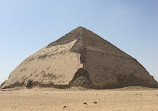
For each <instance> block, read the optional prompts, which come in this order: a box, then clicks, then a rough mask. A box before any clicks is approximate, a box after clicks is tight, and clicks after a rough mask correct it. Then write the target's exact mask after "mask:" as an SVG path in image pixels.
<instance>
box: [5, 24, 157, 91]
mask: <svg viewBox="0 0 158 111" xmlns="http://www.w3.org/2000/svg"><path fill="white" fill-rule="evenodd" d="M17 86H20V87H21V86H26V87H33V86H41V87H55V88H69V87H72V86H76V87H78V86H82V87H87V88H96V89H105V88H120V87H126V86H145V87H158V83H157V81H155V80H154V78H153V77H152V76H151V75H150V74H149V73H148V72H147V71H146V69H145V68H144V67H143V66H142V65H141V64H140V63H138V62H137V60H135V59H134V58H132V57H131V56H129V55H128V54H126V53H125V52H123V51H121V50H120V49H118V48H117V47H115V46H114V45H112V44H111V43H109V42H108V41H106V40H104V39H103V38H101V37H99V36H98V35H96V34H94V33H93V32H91V31H89V30H87V29H85V28H83V27H78V28H76V29H74V30H72V31H71V32H70V33H68V34H66V35H65V36H63V37H61V38H60V39H58V40H57V41H55V42H52V43H50V44H49V45H47V46H46V47H44V48H42V49H41V50H39V51H38V52H36V53H35V54H33V55H31V56H30V57H28V58H27V59H25V60H24V61H23V62H22V63H21V64H20V65H19V66H18V67H17V68H16V69H15V70H13V72H11V74H10V77H9V78H8V80H7V81H6V82H4V83H3V85H2V88H13V87H17Z"/></svg>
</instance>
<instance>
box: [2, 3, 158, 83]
mask: <svg viewBox="0 0 158 111" xmlns="http://www.w3.org/2000/svg"><path fill="white" fill-rule="evenodd" d="M78 26H83V27H86V28H88V29H89V30H92V31H93V32H95V33H97V34H98V35H100V36H101V37H103V38H104V39H106V40H108V41H109V42H111V43H112V44H114V45H115V46H117V47H118V48H120V49H121V50H123V51H125V52H126V53H128V54H130V55H131V56H133V57H134V58H136V59H137V60H138V61H139V62H140V63H141V64H142V65H143V66H144V67H145V68H146V69H147V70H148V71H149V72H150V74H151V75H153V76H154V77H155V79H157V80H158V67H157V66H158V0H0V83H2V82H3V81H4V80H6V79H7V78H8V76H9V74H10V72H11V71H12V70H13V69H14V68H15V67H16V66H17V65H19V64H20V63H21V62H22V61H23V60H24V59H26V58H27V57H28V56H30V55H31V54H33V53H35V52H36V51H38V50H39V49H41V48H42V47H44V46H46V45H47V44H49V43H50V42H52V41H55V40H56V39H58V38H59V37H61V36H63V35H64V34H66V33H68V32H69V31H71V30H72V29H74V28H76V27H78Z"/></svg>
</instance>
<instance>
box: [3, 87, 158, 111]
mask: <svg viewBox="0 0 158 111" xmlns="http://www.w3.org/2000/svg"><path fill="white" fill-rule="evenodd" d="M0 111H158V89H149V88H142V87H130V88H123V89H115V90H77V89H71V90H61V89H49V88H42V89H40V88H33V89H21V90H15V89H14V90H3V91H2V90H1V91H0Z"/></svg>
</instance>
